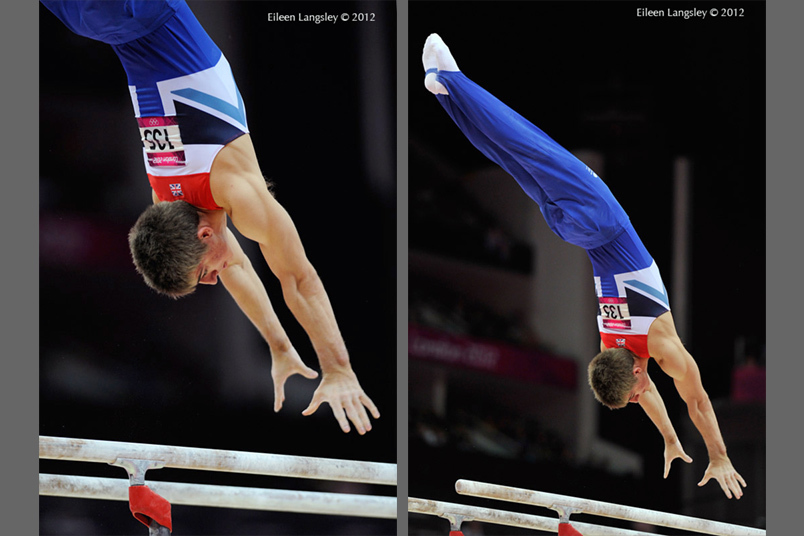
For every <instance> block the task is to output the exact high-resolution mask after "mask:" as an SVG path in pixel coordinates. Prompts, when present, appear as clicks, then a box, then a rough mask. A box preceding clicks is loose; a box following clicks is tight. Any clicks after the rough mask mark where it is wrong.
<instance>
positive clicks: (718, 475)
mask: <svg viewBox="0 0 804 536" xmlns="http://www.w3.org/2000/svg"><path fill="white" fill-rule="evenodd" d="M712 478H714V479H716V480H717V481H718V483H719V484H720V488H721V489H722V490H723V493H725V494H726V497H728V498H729V499H731V497H732V494H734V497H736V498H737V499H739V498H740V497H742V496H743V490H742V488H741V487H740V484H742V486H743V488H745V487H747V486H746V484H745V480H743V477H741V476H740V474H739V473H738V472H737V471H736V470H735V469H734V466H732V464H731V460H729V458H728V457H726V456H724V457H723V458H722V459H717V460H710V461H709V467H707V468H706V473H704V476H703V479H702V480H701V481H700V482H698V486H703V485H704V484H706V483H707V482H709V480H710V479H712Z"/></svg>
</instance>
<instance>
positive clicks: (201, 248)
mask: <svg viewBox="0 0 804 536" xmlns="http://www.w3.org/2000/svg"><path fill="white" fill-rule="evenodd" d="M42 3H43V4H44V5H45V7H47V8H48V9H49V10H50V11H51V12H53V14H55V15H56V16H57V17H58V18H59V19H60V20H61V21H62V22H63V23H64V24H65V25H66V26H67V27H68V28H69V29H70V30H72V31H73V32H75V33H77V34H78V35H82V36H85V37H88V38H90V39H94V40H97V41H102V42H104V43H107V44H109V45H111V46H112V48H113V49H114V51H115V53H116V54H117V56H118V57H119V59H120V61H121V62H122V64H123V68H124V69H125V71H126V75H127V77H128V84H129V90H130V92H131V99H132V103H133V105H134V115H135V116H136V118H137V122H138V125H139V129H140V136H141V138H142V144H143V158H144V161H145V169H146V172H147V174H148V179H149V181H150V184H151V188H152V197H153V202H154V204H153V205H151V206H149V207H148V208H147V209H146V210H145V211H144V212H143V213H142V215H141V216H140V217H139V219H138V220H137V222H136V224H135V225H134V227H133V228H132V229H131V232H130V234H129V245H130V247H131V253H132V257H133V259H134V264H135V266H136V269H137V271H138V272H140V273H141V274H142V276H143V278H144V279H145V282H146V283H147V284H148V285H149V286H150V287H151V288H153V289H154V290H156V291H157V292H159V293H161V294H165V295H167V296H171V297H174V298H176V297H179V296H184V295H187V294H189V293H191V292H193V291H194V290H195V288H196V285H197V284H199V283H201V284H206V285H214V284H216V283H217V281H218V278H220V280H221V282H223V285H224V286H225V287H226V290H227V291H228V292H229V293H230V294H231V296H232V297H233V298H234V300H235V302H236V303H237V305H238V306H239V307H240V309H241V310H242V311H243V313H245V315H246V316H247V317H248V318H249V319H250V320H251V322H252V323H253V324H254V325H255V327H256V328H257V329H258V330H259V332H260V334H261V335H262V336H263V338H264V339H265V340H266V342H267V343H268V346H269V347H270V353H271V376H272V378H273V383H274V411H279V410H280V409H281V408H282V404H283V402H284V399H285V391H284V389H285V387H284V386H285V381H286V380H287V378H288V377H290V376H292V375H293V374H300V375H302V376H304V377H305V378H310V379H313V378H317V377H318V372H316V371H315V370H313V369H311V368H310V367H308V366H306V365H305V364H304V362H303V361H302V360H301V358H300V356H299V354H298V352H297V351H296V350H295V348H294V347H293V344H291V341H290V339H289V338H288V336H287V334H286V333H285V331H284V329H283V328H282V326H281V325H280V323H279V319H278V318H277V316H276V313H275V312H274V310H273V307H272V305H271V302H270V300H269V299H268V294H267V292H266V290H265V287H264V286H263V283H262V281H261V280H260V278H259V277H258V276H257V274H256V272H255V271H254V268H253V267H252V264H251V262H250V261H249V259H248V257H247V256H246V255H245V254H244V252H243V250H242V249H241V247H240V245H239V244H238V242H237V239H236V238H235V236H234V234H233V233H232V232H231V231H230V230H229V229H228V227H227V219H228V218H231V219H232V223H233V224H234V226H235V227H236V228H237V230H238V231H239V232H240V233H242V234H243V236H245V237H246V238H249V239H251V240H254V241H255V242H257V243H258V244H259V246H260V250H261V252H262V255H263V257H264V258H265V261H266V262H267V264H268V266H269V267H270V269H271V271H272V272H273V273H274V274H275V275H276V277H277V278H278V279H279V281H280V283H281V286H282V293H283V296H284V299H285V302H286V303H287V305H288V307H289V309H290V310H291V312H292V313H293V314H294V316H295V317H296V319H297V320H298V321H299V323H300V324H301V325H302V327H303V328H304V330H305V331H306V332H307V334H308V335H309V337H310V340H311V342H312V344H313V348H314V349H315V351H316V354H317V356H318V360H319V364H320V366H321V372H322V378H321V383H320V384H319V386H318V388H317V389H316V391H315V393H314V394H313V397H312V400H311V402H310V404H309V406H308V407H307V408H306V409H305V410H304V411H303V412H302V414H304V415H311V414H313V413H314V412H315V411H316V410H317V409H318V407H319V406H320V405H321V404H322V403H324V402H326V403H328V404H329V405H330V407H331V409H332V412H333V414H334V416H335V418H336V419H337V421H338V423H339V425H340V427H341V429H342V430H343V431H344V432H349V431H350V426H349V421H351V422H352V424H353V425H354V427H355V428H356V429H357V431H358V433H359V434H361V435H362V434H365V433H366V432H367V431H369V430H371V421H370V419H369V417H368V414H367V412H366V409H368V410H369V412H370V413H371V415H372V416H373V417H374V418H375V419H378V418H379V416H380V414H379V411H378V410H377V407H376V406H375V405H374V403H373V402H372V401H371V399H370V398H369V397H368V396H367V395H366V393H365V392H364V391H363V389H362V387H361V386H360V384H359V382H358V380H357V376H356V375H355V373H354V371H353V370H352V367H351V364H350V361H349V354H348V352H347V349H346V345H345V344H344V341H343V338H342V336H341V333H340V330H339V329H338V324H337V322H336V320H335V315H334V312H333V310H332V306H331V304H330V301H329V298H328V296H327V293H326V291H325V289H324V286H323V284H322V282H321V280H320V279H319V276H318V274H317V273H316V270H315V269H314V268H313V266H312V265H311V264H310V262H309V261H308V259H307V257H306V255H305V252H304V248H303V247H302V242H301V239H300V237H299V234H298V232H297V231H296V227H295V225H294V224H293V221H292V220H291V218H290V216H289V215H288V213H287V212H286V211H285V209H284V208H283V207H282V206H281V205H280V204H279V203H278V202H277V201H276V199H275V198H274V197H273V195H272V194H271V193H270V191H269V188H268V185H267V184H266V181H265V180H264V179H263V175H262V172H261V171H260V167H259V164H258V162H257V157H256V154H255V151H254V147H253V145H252V143H251V138H250V136H249V130H248V125H247V122H246V115H245V108H244V106H243V100H242V99H241V97H240V92H239V91H238V89H237V85H236V84H235V81H234V78H233V75H232V71H231V68H230V67H229V63H228V62H227V60H226V58H225V57H224V56H223V54H222V52H221V50H220V49H219V48H218V47H217V46H216V45H215V43H214V42H213V41H212V39H211V38H210V37H209V36H208V35H207V33H206V32H205V31H204V29H203V28H202V27H201V25H200V23H199V22H198V20H197V19H196V18H195V16H194V15H193V13H192V11H191V10H190V8H189V7H188V6H187V4H186V3H185V2H184V0H127V1H123V0H116V1H109V0H89V1H82V2H76V1H54V0H42Z"/></svg>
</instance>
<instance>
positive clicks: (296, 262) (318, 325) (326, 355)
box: [212, 136, 379, 434]
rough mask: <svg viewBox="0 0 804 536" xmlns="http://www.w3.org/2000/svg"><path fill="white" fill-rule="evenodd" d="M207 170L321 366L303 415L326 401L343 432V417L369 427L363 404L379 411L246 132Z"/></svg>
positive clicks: (216, 192) (362, 430) (217, 195)
mask: <svg viewBox="0 0 804 536" xmlns="http://www.w3.org/2000/svg"><path fill="white" fill-rule="evenodd" d="M221 156H223V157H224V158H221ZM213 171H214V176H215V181H214V182H213V183H212V187H213V195H214V196H215V200H216V202H218V204H220V205H221V206H222V207H224V209H225V210H226V211H227V213H228V214H229V216H230V217H231V219H232V223H233V224H234V225H235V227H236V228H237V229H238V231H240V232H241V233H242V234H243V236H245V237H247V238H249V239H251V240H254V241H255V242H257V243H258V244H259V245H260V250H261V252H262V254H263V257H264V258H265V261H266V263H267V264H268V266H269V268H270V269H271V271H272V272H273V273H274V275H275V276H276V277H277V278H278V279H279V282H280V284H281V285H282V293H283V297H284V299H285V302H286V303H287V305H288V308H289V309H290V310H291V312H292V313H293V315H294V316H295V317H296V319H297V320H298V321H299V323H300V324H301V326H302V327H303V328H304V330H305V331H306V332H307V335H308V336H309V337H310V341H311V342H312V344H313V348H314V349H315V351H316V354H317V356H318V360H319V362H320V364H321V371H322V373H323V378H322V381H321V385H319V387H318V389H317V390H316V393H315V394H314V396H313V400H312V401H311V403H310V406H308V408H307V409H306V410H305V411H304V412H303V413H304V414H305V415H310V414H312V413H314V412H315V411H316V410H317V409H318V407H319V405H320V404H321V403H323V402H327V403H328V404H329V405H330V407H331V409H332V411H333V414H334V415H335V418H336V419H337V420H338V423H339V424H340V426H341V429H342V430H343V431H344V432H348V431H349V424H348V420H351V421H352V423H353V424H354V425H355V427H356V428H357V431H358V433H360V434H364V433H365V432H366V431H368V430H371V423H370V421H369V418H368V415H367V414H366V408H368V409H369V411H370V412H371V414H372V415H373V416H374V418H375V419H376V418H379V411H378V410H377V408H376V406H374V403H373V402H372V401H371V399H370V398H369V397H368V396H367V395H366V394H365V393H364V392H363V389H362V388H361V387H360V384H359V382H358V381H357V376H356V375H355V373H354V372H353V370H352V367H351V364H350V361H349V354H348V352H347V350H346V345H345V343H344V341H343V337H342V336H341V333H340V330H339V328H338V324H337V321H336V320H335V313H334V312H333V309H332V305H331V304H330V301H329V297H328V295H327V292H326V290H325V289H324V285H323V283H322V282H321V279H320V278H319V276H318V273H317V272H316V270H315V269H314V268H313V266H312V264H311V263H310V261H309V260H308V259H307V256H306V254H305V251H304V248H303V246H302V242H301V238H300V237H299V233H298V231H297V230H296V226H295V225H294V224H293V221H292V220H291V218H290V216H289V215H288V213H287V212H286V211H285V209H284V208H283V207H282V206H281V205H280V204H279V203H278V202H277V201H276V200H275V199H274V197H273V196H272V195H271V194H270V192H269V191H268V189H267V188H266V186H265V182H264V181H263V179H262V175H261V174H260V173H259V167H258V166H257V163H256V156H255V155H254V149H253V147H252V146H251V142H250V140H248V138H247V136H242V137H241V138H238V140H235V142H232V143H231V144H230V145H228V146H227V147H226V148H224V150H223V151H221V154H220V155H219V157H218V159H216V161H215V164H214V165H213ZM347 417H348V420H347Z"/></svg>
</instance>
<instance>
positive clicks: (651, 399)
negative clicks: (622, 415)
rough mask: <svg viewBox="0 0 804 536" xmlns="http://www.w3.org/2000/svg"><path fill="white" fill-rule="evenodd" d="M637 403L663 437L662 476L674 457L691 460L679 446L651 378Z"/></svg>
mask: <svg viewBox="0 0 804 536" xmlns="http://www.w3.org/2000/svg"><path fill="white" fill-rule="evenodd" d="M639 405H640V406H641V407H642V409H643V410H644V411H645V413H646V414H647V416H648V417H649V418H650V420H651V422H652V423H653V424H654V426H656V428H657V429H658V430H659V433H660V434H662V438H663V439H664V478H667V475H668V474H669V473H670V464H671V463H672V461H673V460H674V459H676V458H681V459H682V460H684V461H685V462H687V463H690V462H692V458H690V457H689V456H688V455H687V453H686V452H684V448H683V447H682V446H681V441H679V439H678V435H677V434H676V430H675V428H673V423H672V422H671V421H670V417H669V416H668V415H667V408H665V406H664V400H662V396H661V394H659V390H658V389H657V388H656V384H654V383H653V380H651V382H650V387H649V388H648V390H647V391H645V392H644V393H642V394H641V395H640V396H639Z"/></svg>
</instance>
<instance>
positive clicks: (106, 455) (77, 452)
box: [39, 436, 397, 486]
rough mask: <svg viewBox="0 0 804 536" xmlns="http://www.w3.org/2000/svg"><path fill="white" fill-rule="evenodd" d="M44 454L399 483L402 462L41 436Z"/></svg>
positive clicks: (328, 478) (41, 451)
mask: <svg viewBox="0 0 804 536" xmlns="http://www.w3.org/2000/svg"><path fill="white" fill-rule="evenodd" d="M39 457H40V458H44V459H50V460H72V461H84V462H98V463H114V461H115V460H116V459H117V458H133V459H146V460H158V461H162V462H165V467H173V468H177V469H199V470H203V471H223V472H233V473H249V474H258V475H271V476H287V477H295V478H312V479H318V480H339V481H345V482H361V483H365V484H384V485H389V486H396V481H397V479H396V464H392V463H378V462H363V461H353V460H336V459H330V458H309V457H303V456H289V455H283V454H262V453H255V452H240V451H228V450H215V449H202V448H190V447H171V446H167V445H148V444H143V443H121V442H117V441H100V440H91V439H71V438H62V437H49V436H39Z"/></svg>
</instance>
